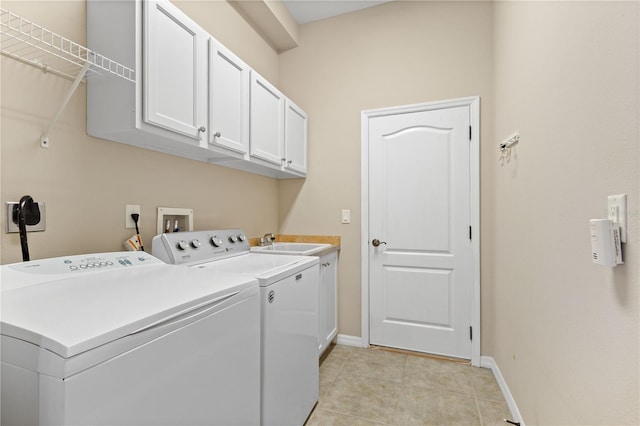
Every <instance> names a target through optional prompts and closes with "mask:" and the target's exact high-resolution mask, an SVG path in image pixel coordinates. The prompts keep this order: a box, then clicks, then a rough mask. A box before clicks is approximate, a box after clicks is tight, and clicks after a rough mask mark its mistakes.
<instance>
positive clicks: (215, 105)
mask: <svg viewBox="0 0 640 426" xmlns="http://www.w3.org/2000/svg"><path fill="white" fill-rule="evenodd" d="M249 72H250V68H249V66H248V65H247V64H245V63H244V62H243V61H242V60H240V58H238V57H237V56H236V55H234V54H233V53H231V52H230V51H229V50H228V49H226V48H225V47H224V46H222V45H221V44H220V43H218V42H217V41H215V40H214V39H212V38H210V39H209V96H210V98H209V128H210V129H209V137H208V140H209V144H210V145H212V146H218V147H223V148H227V149H231V150H234V151H237V152H240V153H243V154H245V153H248V152H249Z"/></svg>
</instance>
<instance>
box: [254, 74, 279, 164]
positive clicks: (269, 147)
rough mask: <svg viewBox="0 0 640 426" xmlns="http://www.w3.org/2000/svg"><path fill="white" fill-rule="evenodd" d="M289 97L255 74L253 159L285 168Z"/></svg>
mask: <svg viewBox="0 0 640 426" xmlns="http://www.w3.org/2000/svg"><path fill="white" fill-rule="evenodd" d="M284 104H285V97H284V95H283V94H282V93H280V91H279V90H278V89H276V88H275V87H274V86H273V85H272V84H271V83H269V82H268V81H267V80H265V79H264V78H262V76H260V75H259V74H258V73H257V72H255V71H252V72H251V144H250V145H251V149H250V153H251V156H252V157H255V158H259V159H261V160H264V161H267V162H269V163H271V164H274V165H276V166H281V165H282V164H283V162H284V161H285V158H284Z"/></svg>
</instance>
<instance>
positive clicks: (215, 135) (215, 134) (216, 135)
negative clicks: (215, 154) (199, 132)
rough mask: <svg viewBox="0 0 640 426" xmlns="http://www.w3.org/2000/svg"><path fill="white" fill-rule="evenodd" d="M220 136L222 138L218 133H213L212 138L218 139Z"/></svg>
mask: <svg viewBox="0 0 640 426" xmlns="http://www.w3.org/2000/svg"><path fill="white" fill-rule="evenodd" d="M220 136H222V134H221V133H220V132H215V133H214V134H213V137H214V138H219V137H220Z"/></svg>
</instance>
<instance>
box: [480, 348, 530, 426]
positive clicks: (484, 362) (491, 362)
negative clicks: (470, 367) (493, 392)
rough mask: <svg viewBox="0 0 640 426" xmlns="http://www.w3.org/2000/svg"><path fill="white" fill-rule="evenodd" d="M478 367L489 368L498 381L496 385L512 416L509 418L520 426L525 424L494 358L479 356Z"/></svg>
mask: <svg viewBox="0 0 640 426" xmlns="http://www.w3.org/2000/svg"><path fill="white" fill-rule="evenodd" d="M480 367H483V368H489V369H491V371H492V372H493V376H494V377H495V378H496V382H498V386H500V390H501V391H502V395H503V396H504V399H505V401H506V402H507V406H508V407H509V411H511V416H512V417H513V418H512V419H510V420H513V421H516V422H519V423H520V425H521V426H525V424H524V421H522V416H521V415H520V410H518V406H517V405H516V401H515V399H513V395H511V391H510V390H509V386H508V385H507V382H506V381H505V380H504V377H503V376H502V373H501V372H500V368H499V367H498V364H496V360H495V359H493V357H490V356H481V357H480Z"/></svg>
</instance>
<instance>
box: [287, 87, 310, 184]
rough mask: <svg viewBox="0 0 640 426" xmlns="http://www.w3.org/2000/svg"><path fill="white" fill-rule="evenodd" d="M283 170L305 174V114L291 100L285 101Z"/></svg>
mask: <svg viewBox="0 0 640 426" xmlns="http://www.w3.org/2000/svg"><path fill="white" fill-rule="evenodd" d="M284 124H285V131H284V158H285V168H287V169H290V170H293V171H296V172H299V173H304V174H306V173H307V114H305V112H304V111H303V110H302V109H301V108H300V107H298V106H297V105H296V104H294V103H293V102H292V101H291V100H289V99H287V100H286V101H285V117H284Z"/></svg>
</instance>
